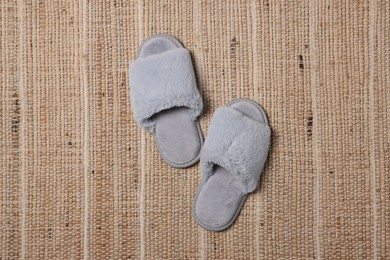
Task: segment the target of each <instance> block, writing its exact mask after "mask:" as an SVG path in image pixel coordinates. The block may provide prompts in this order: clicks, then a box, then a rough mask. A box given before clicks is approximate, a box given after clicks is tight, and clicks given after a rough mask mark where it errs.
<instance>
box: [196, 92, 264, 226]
mask: <svg viewBox="0 0 390 260" xmlns="http://www.w3.org/2000/svg"><path fill="white" fill-rule="evenodd" d="M270 136H271V130H270V128H269V126H268V120H267V116H266V114H265V111H264V110H263V109H262V108H261V106H260V105H259V104H257V103H255V102H254V101H251V100H247V99H238V100H234V101H233V102H231V103H229V104H228V105H227V106H225V107H221V108H218V109H217V110H216V112H215V113H214V116H213V119H212V121H211V125H210V128H209V131H208V135H207V138H206V141H205V144H204V147H203V149H202V152H201V156H200V162H201V168H202V173H203V180H202V183H201V185H200V187H199V189H198V192H197V194H196V197H195V200H194V204H193V208H192V211H193V212H192V213H193V216H194V218H195V220H196V222H197V223H198V224H199V225H200V226H202V227H204V228H206V229H208V230H212V231H222V230H224V229H226V228H228V227H229V226H230V225H232V223H233V222H234V220H235V219H236V217H237V216H238V214H239V212H240V209H241V207H242V205H243V203H244V201H245V199H246V196H247V194H248V193H250V192H252V191H254V190H255V189H256V187H257V183H258V181H259V178H260V174H261V171H262V169H263V167H264V163H265V160H266V158H267V154H268V149H269V144H270Z"/></svg>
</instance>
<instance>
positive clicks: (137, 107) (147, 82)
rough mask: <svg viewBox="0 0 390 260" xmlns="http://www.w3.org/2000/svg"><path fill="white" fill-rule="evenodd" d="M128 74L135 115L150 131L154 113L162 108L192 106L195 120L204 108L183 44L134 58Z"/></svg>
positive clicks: (152, 126)
mask: <svg viewBox="0 0 390 260" xmlns="http://www.w3.org/2000/svg"><path fill="white" fill-rule="evenodd" d="M129 76H130V85H131V89H130V98H131V104H132V108H133V112H134V117H135V119H136V121H137V122H138V123H139V125H140V126H141V127H143V128H145V129H146V130H148V131H150V132H153V131H154V128H155V122H154V121H153V120H152V119H151V117H152V116H153V115H154V114H156V113H158V112H160V111H162V110H165V109H169V108H172V107H179V106H185V107H188V108H190V109H191V116H192V118H193V120H195V119H196V118H197V117H198V116H199V114H200V113H201V111H202V108H203V103H202V97H201V96H200V94H199V91H198V88H197V86H196V80H195V74H194V70H193V67H192V62H191V56H190V53H189V52H188V50H186V49H184V48H177V49H174V50H170V51H166V52H163V53H160V54H156V55H152V56H148V57H145V58H140V59H137V60H135V61H134V62H132V63H131V65H130V69H129Z"/></svg>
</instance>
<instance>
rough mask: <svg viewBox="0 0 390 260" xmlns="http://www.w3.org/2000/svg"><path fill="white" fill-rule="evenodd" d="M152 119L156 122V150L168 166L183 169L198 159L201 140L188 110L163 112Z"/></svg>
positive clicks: (180, 108) (197, 125) (176, 109)
mask: <svg viewBox="0 0 390 260" xmlns="http://www.w3.org/2000/svg"><path fill="white" fill-rule="evenodd" d="M152 119H153V120H154V122H156V128H155V133H154V135H155V141H156V144H157V147H158V150H159V151H160V154H161V156H162V157H163V159H164V160H165V161H166V162H167V163H168V164H169V165H171V166H174V167H179V168H180V167H181V166H183V167H184V166H186V165H187V164H188V163H190V162H191V161H193V160H194V158H197V157H198V155H199V153H200V149H201V148H202V144H203V139H202V135H201V132H200V128H199V124H198V122H197V121H194V120H192V119H191V116H190V109H189V108H186V107H178V108H171V109H168V110H163V111H161V112H159V113H157V114H156V115H154V116H153V118H152Z"/></svg>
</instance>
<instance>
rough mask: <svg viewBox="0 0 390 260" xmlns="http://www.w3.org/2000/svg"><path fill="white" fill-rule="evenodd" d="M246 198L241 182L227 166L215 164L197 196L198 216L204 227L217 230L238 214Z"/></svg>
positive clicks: (196, 207)
mask: <svg viewBox="0 0 390 260" xmlns="http://www.w3.org/2000/svg"><path fill="white" fill-rule="evenodd" d="M245 198H246V196H245V194H244V192H243V189H242V185H241V183H240V182H239V181H238V180H237V179H236V178H235V177H234V176H233V175H232V174H230V173H229V172H228V171H227V170H226V169H225V168H222V167H220V166H215V169H214V174H213V175H211V176H210V178H208V180H207V185H204V186H203V187H202V192H200V193H199V195H198V197H197V202H196V204H195V209H194V211H195V212H196V218H197V220H198V221H199V222H201V224H202V225H203V226H204V227H206V228H208V229H211V230H215V231H217V230H219V229H220V228H223V227H224V226H225V225H227V224H228V223H229V222H230V221H231V220H232V219H233V218H234V217H235V216H236V214H237V213H238V212H237V210H238V208H239V207H240V205H241V204H242V203H243V201H244V200H245Z"/></svg>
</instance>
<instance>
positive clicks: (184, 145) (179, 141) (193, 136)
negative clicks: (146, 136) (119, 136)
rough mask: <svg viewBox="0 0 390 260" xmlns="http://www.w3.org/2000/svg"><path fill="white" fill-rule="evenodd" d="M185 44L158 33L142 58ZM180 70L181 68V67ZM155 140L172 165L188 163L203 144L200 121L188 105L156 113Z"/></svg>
mask: <svg viewBox="0 0 390 260" xmlns="http://www.w3.org/2000/svg"><path fill="white" fill-rule="evenodd" d="M175 48H183V46H182V45H181V44H180V43H179V42H178V41H177V40H176V39H174V38H172V37H168V36H155V37H151V38H149V39H148V40H147V41H146V42H145V43H144V44H143V45H142V47H141V50H140V52H139V54H138V57H139V58H143V57H147V56H150V55H155V54H159V53H162V52H165V51H168V50H172V49H175ZM178 73H180V71H178ZM152 119H153V120H154V121H155V122H156V131H155V134H154V135H155V141H156V143H157V147H158V149H159V152H160V154H161V156H162V158H163V159H164V160H165V161H166V162H167V163H168V164H170V165H171V166H174V167H177V168H181V167H187V166H190V165H191V164H193V163H195V162H196V161H197V158H198V155H199V153H200V149H201V146H202V134H201V132H200V128H199V124H198V122H197V121H193V120H192V119H191V117H190V109H189V108H187V107H175V108H170V109H167V110H163V111H161V112H159V113H157V114H155V115H154V116H153V117H152Z"/></svg>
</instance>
